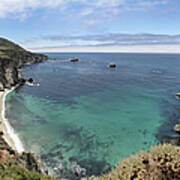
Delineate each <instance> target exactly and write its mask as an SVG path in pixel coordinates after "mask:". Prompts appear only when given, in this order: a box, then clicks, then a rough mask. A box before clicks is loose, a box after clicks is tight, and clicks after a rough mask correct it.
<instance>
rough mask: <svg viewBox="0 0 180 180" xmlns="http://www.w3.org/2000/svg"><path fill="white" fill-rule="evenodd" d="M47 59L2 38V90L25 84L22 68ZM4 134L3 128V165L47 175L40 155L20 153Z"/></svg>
mask: <svg viewBox="0 0 180 180" xmlns="http://www.w3.org/2000/svg"><path fill="white" fill-rule="evenodd" d="M47 59H48V56H45V55H42V54H35V53H31V52H29V51H26V50H25V49H23V48H22V47H20V46H19V45H17V44H14V43H13V42H10V41H8V40H6V39H4V38H0V91H2V92H4V91H5V90H10V89H12V88H13V87H16V86H18V85H22V84H24V83H25V82H26V80H25V79H24V78H23V76H22V74H21V72H20V69H21V68H22V67H24V66H26V65H31V64H36V63H40V62H43V61H46V60H47ZM1 108H2V107H1ZM1 110H2V109H1ZM1 123H3V122H1ZM4 135H5V134H4V131H3V128H2V130H0V163H1V164H2V165H5V166H6V165H7V163H8V165H18V166H19V167H21V168H24V169H26V170H28V171H33V172H37V173H40V174H44V175H47V172H44V171H43V168H42V166H41V163H40V159H38V157H35V156H34V154H32V153H29V152H22V153H18V152H17V151H16V150H15V149H13V147H10V144H8V143H7V142H6V140H5V139H4Z"/></svg>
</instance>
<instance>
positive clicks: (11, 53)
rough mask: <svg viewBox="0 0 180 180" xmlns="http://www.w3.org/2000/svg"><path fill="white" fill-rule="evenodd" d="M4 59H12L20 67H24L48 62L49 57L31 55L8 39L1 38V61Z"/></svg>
mask: <svg viewBox="0 0 180 180" xmlns="http://www.w3.org/2000/svg"><path fill="white" fill-rule="evenodd" d="M3 59H10V60H11V61H14V62H16V63H17V65H18V66H22V65H25V64H28V63H29V64H32V63H37V62H41V61H43V60H46V59H47V56H44V55H42V54H35V53H31V52H29V51H27V50H25V49H24V48H22V47H20V46H19V45H17V44H15V43H13V42H11V41H9V40H7V39H4V38H0V60H3Z"/></svg>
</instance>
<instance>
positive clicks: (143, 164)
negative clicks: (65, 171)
mask: <svg viewBox="0 0 180 180" xmlns="http://www.w3.org/2000/svg"><path fill="white" fill-rule="evenodd" d="M118 179H120V180H180V147H177V146H173V145H170V144H164V145H158V146H156V147H152V148H151V149H150V152H149V153H147V152H144V151H142V152H140V153H139V154H137V155H135V156H130V157H129V158H127V159H125V160H123V161H121V162H120V165H119V166H116V169H115V170H114V171H112V172H110V173H109V174H106V175H102V176H101V177H98V178H95V177H92V178H88V180H118ZM84 180H85V179H84Z"/></svg>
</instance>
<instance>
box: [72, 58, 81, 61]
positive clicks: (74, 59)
mask: <svg viewBox="0 0 180 180" xmlns="http://www.w3.org/2000/svg"><path fill="white" fill-rule="evenodd" d="M78 61H79V59H78V58H72V59H71V62H78Z"/></svg>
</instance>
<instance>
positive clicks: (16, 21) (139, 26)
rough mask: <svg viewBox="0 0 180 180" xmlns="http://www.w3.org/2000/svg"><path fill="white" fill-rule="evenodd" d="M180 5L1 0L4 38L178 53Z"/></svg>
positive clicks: (64, 46)
mask: <svg viewBox="0 0 180 180" xmlns="http://www.w3.org/2000/svg"><path fill="white" fill-rule="evenodd" d="M179 9H180V1H179V0H0V33H1V34H0V36H2V37H6V38H8V39H10V40H13V41H15V42H17V43H20V44H21V45H23V46H24V47H26V48H28V49H32V50H35V51H66V50H67V51H81V50H82V49H83V50H82V51H86V50H87V51H91V50H92V49H94V51H96V50H97V49H98V50H101V51H103V49H104V51H107V50H108V49H112V48H114V49H115V50H114V51H118V47H119V48H122V47H123V48H124V47H126V49H128V48H130V47H131V48H134V49H136V48H138V47H139V48H141V49H142V47H144V48H145V47H146V48H149V49H151V50H152V48H153V47H155V49H156V47H162V49H163V48H164V47H165V49H166V51H168V50H169V49H171V50H172V51H173V50H174V49H173V48H175V49H176V50H175V51H178V48H179V49H180V46H179V45H180V32H179V31H180V20H179V19H180V10H179ZM127 46H128V48H127ZM123 48H122V49H123ZM90 49H91V50H90ZM165 49H164V50H163V51H165ZM92 51H93V50H92ZM129 51H131V50H129ZM152 51H153V50H152ZM179 51H180V50H179Z"/></svg>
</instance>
